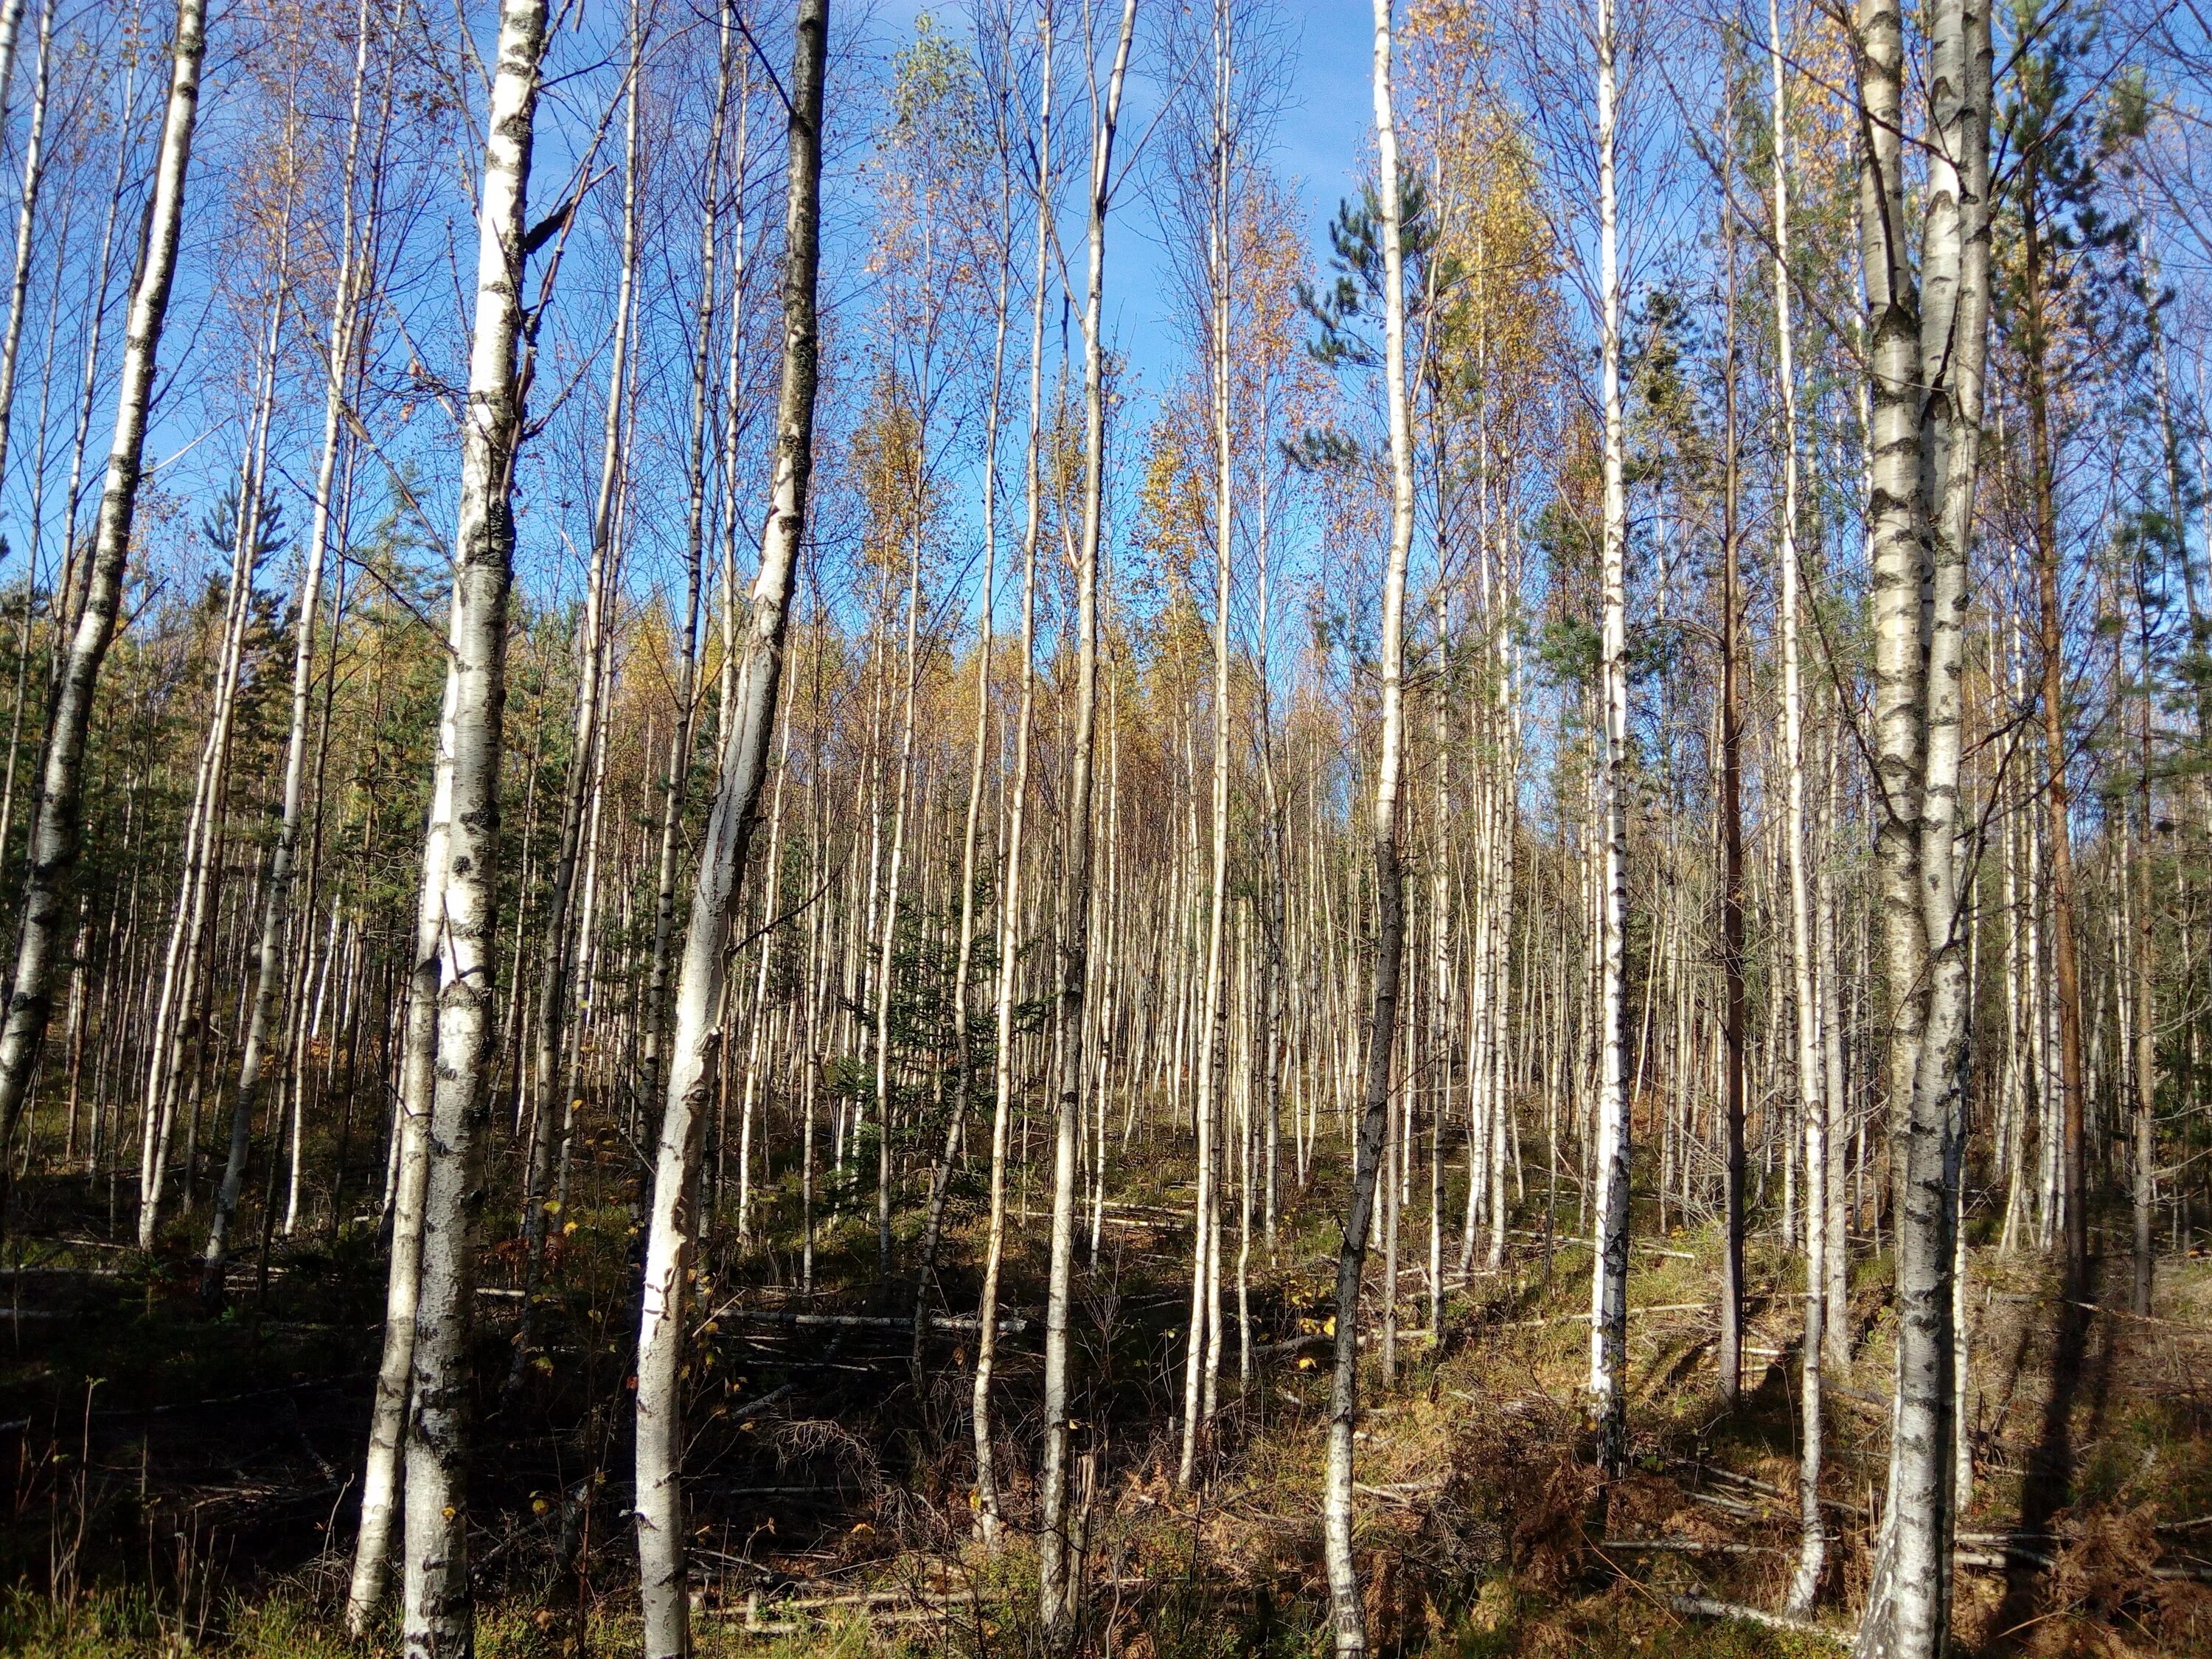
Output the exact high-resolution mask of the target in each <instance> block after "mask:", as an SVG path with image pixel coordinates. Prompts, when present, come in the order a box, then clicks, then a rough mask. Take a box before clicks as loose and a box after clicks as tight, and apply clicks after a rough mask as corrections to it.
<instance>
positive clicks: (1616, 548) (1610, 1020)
mask: <svg viewBox="0 0 2212 1659" xmlns="http://www.w3.org/2000/svg"><path fill="white" fill-rule="evenodd" d="M1613 20H1614V12H1613V0H1598V4H1597V143H1598V238H1599V254H1598V258H1599V264H1600V270H1599V278H1598V280H1599V283H1600V303H1601V307H1602V312H1603V315H1602V319H1601V335H1600V345H1601V353H1602V357H1603V363H1602V367H1601V379H1602V380H1603V388H1602V397H1603V402H1604V414H1605V501H1604V523H1603V531H1604V534H1603V549H1602V553H1603V569H1602V574H1601V582H1602V586H1603V590H1604V594H1603V605H1604V621H1603V626H1602V629H1601V639H1600V647H1599V649H1600V667H1599V677H1600V680H1601V686H1600V696H1601V701H1602V703H1603V706H1604V732H1605V744H1604V757H1603V763H1602V764H1601V767H1600V769H1599V791H1598V794H1599V799H1598V805H1597V819H1598V823H1599V824H1600V825H1601V837H1602V840H1603V843H1604V851H1603V853H1602V854H1601V865H1602V872H1601V883H1602V886H1601V892H1600V895H1599V929H1598V939H1599V945H1598V955H1599V964H1598V974H1599V987H1598V1008H1597V1013H1598V1018H1599V1023H1600V1032H1599V1037H1598V1049H1599V1071H1598V1111H1597V1139H1596V1143H1595V1147H1594V1148H1593V1154H1594V1157H1595V1160H1596V1170H1595V1175H1596V1183H1595V1184H1596V1193H1595V1203H1594V1204H1593V1205H1592V1212H1593V1214H1594V1216H1595V1224H1596V1228H1597V1233H1596V1237H1595V1239H1594V1240H1593V1244H1594V1246H1595V1249H1594V1250H1593V1255H1592V1267H1591V1272H1590V1337H1589V1360H1590V1369H1589V1419H1590V1421H1591V1424H1592V1425H1593V1426H1594V1427H1595V1430H1596V1431H1597V1436H1598V1462H1599V1465H1600V1467H1601V1468H1603V1469H1604V1471H1605V1472H1606V1473H1607V1474H1608V1475H1617V1474H1620V1473H1621V1472H1622V1470H1623V1469H1625V1468H1626V1467H1627V1460H1628V1394H1627V1380H1628V1379H1627V1365H1628V1137H1629V1102H1628V1098H1627V1093H1626V1077H1625V1076H1624V1075H1623V1073H1624V1068H1625V1060H1626V1056H1625V1054H1624V1053H1623V1046H1624V1043H1625V1042H1626V1036H1627V1033H1626V1030H1625V1028H1624V1024H1623V1021H1624V1018H1625V1017H1626V1006H1625V1004H1626V979H1625V971H1624V963H1623V952H1624V950H1625V947H1626V940H1627V932H1628V846H1627V842H1628V812H1627V791H1628V660H1627V652H1628V643H1627V635H1628V623H1627V592H1626V589H1627V577H1626V556H1627V549H1626V544H1627V538H1628V508H1627V500H1626V487H1625V485H1624V483H1623V471H1622V470H1623V466H1624V465H1625V462H1624V456H1623V435H1622V414H1621V397H1620V246H1619V241H1620V231H1619V226H1620V207H1619V198H1618V195H1617V193H1616V185H1615V179H1614V148H1615V135H1614V128H1615V123H1616V121H1617V120H1618V118H1619V103H1618V92H1617V89H1616V87H1615V82H1614V64H1615V54H1616V50H1617V42H1616V40H1615V39H1614V34H1613Z"/></svg>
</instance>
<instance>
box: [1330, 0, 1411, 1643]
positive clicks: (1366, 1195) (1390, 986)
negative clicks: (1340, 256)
mask: <svg viewBox="0 0 2212 1659" xmlns="http://www.w3.org/2000/svg"><path fill="white" fill-rule="evenodd" d="M1391 50H1392V41H1391V30H1390V0H1375V144H1376V170H1377V173H1378V176H1379V179H1380V184H1379V191H1378V193H1379V195H1380V197H1381V207H1382V214H1381V223H1380V225H1379V227H1378V234H1379V236H1380V239H1381V240H1382V244H1383V342H1384V368H1383V396H1384V398H1386V399H1387V401H1388V404H1389V422H1390V550H1389V564H1388V566H1387V568H1386V569H1385V571H1384V574H1383V633H1382V639H1381V641H1380V647H1379V651H1378V656H1377V666H1378V668H1379V670H1380V676H1381V681H1382V693H1383V697H1382V722H1383V730H1382V754H1381V757H1380V760H1379V762H1378V763H1377V765H1376V775H1375V808H1374V812H1375V817H1374V823H1373V834H1374V837H1375V843H1374V846H1375V898H1376V934H1375V958H1374V969H1373V977H1374V985H1373V990H1374V1005H1373V1014H1372V1017H1371V1018H1372V1023H1371V1024H1370V1028H1369V1033H1368V1042H1367V1075H1366V1078H1365V1079H1364V1086H1363V1089H1362V1101H1361V1110H1360V1120H1359V1136H1358V1141H1357V1142H1356V1143H1355V1145H1354V1147H1353V1151H1352V1202H1351V1206H1350V1209H1349V1212H1347V1214H1346V1218H1345V1224H1344V1242H1343V1246H1342V1249H1341V1250H1340V1254H1339V1255H1338V1257H1337V1267H1336V1353H1335V1362H1334V1367H1333V1368H1332V1370H1331V1372H1330V1376H1329V1390H1328V1465H1327V1470H1326V1474H1325V1476H1324V1485H1323V1486H1322V1544H1323V1548H1324V1551H1325V1553H1326V1556H1327V1560H1328V1589H1329V1605H1330V1611H1331V1616H1332V1619H1333V1621H1334V1626H1335V1631H1336V1651H1337V1653H1338V1655H1339V1659H1359V1656H1364V1654H1365V1653H1366V1652H1367V1620H1366V1612H1365V1607H1364V1598H1363V1596H1362V1594H1361V1590H1360V1584H1359V1571H1358V1565H1357V1564H1356V1563H1355V1562H1354V1560H1353V1559H1352V1435H1353V1433H1354V1431H1355V1430H1356V1429H1357V1427H1358V1416H1359V1287H1360V1280H1361V1279H1362V1278H1364V1275H1365V1272H1366V1267H1367V1233H1368V1226H1369V1223H1370V1219H1371V1218H1372V1217H1373V1214H1374V1209H1375V1182H1376V1176H1377V1175H1378V1173H1380V1170H1381V1165H1382V1163H1383V1136H1384V1133H1385V1131H1386V1129H1387V1127H1388V1119H1389V1110H1390V1070H1391V1057H1392V1054H1393V1052H1394V1051H1395V1048H1396V1046H1397V1036H1398V980H1399V973H1400V969H1401V965H1402V963H1401V957H1402V956H1403V951H1404V943H1405V884H1404V878H1403V874H1402V872H1401V870H1400V868H1399V863H1398V781H1399V772H1400V769H1401V764H1402V753H1401V751H1402V749H1403V745H1404V740H1405V711H1404V705H1403V701H1402V698H1403V690H1402V679H1403V673H1404V654H1405V653H1404V630H1405V609H1406V566H1407V558H1408V556H1409V555H1410V553H1411V550H1412V548H1413V434H1412V431H1411V429H1410V426H1409V411H1408V410H1407V399H1406V291H1405V286H1406V277H1405V263H1404V253H1403V246H1402V244H1403V234H1402V232H1401V218H1400V205H1399V180H1398V135H1397V126H1396V123H1395V117H1394V114H1393V110H1392V99H1391V88H1390V58H1391ZM1396 1288H1397V1287H1396V1286H1395V1285H1392V1286H1389V1293H1390V1294H1392V1295H1394V1296H1395V1291H1396Z"/></svg>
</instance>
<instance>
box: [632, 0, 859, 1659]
mask: <svg viewBox="0 0 2212 1659" xmlns="http://www.w3.org/2000/svg"><path fill="white" fill-rule="evenodd" d="M828 36H829V0H800V4H799V14H798V18H797V21H796V24H795V38H794V40H793V51H792V67H791V75H790V80H789V82H788V85H789V88H790V103H789V122H788V125H787V138H786V143H787V147H788V158H789V159H788V162H787V183H786V190H785V205H784V276H783V374H782V386H781V391H780V392H778V394H777V401H776V458H775V481H774V485H773V492H772V495H771V497H770V504H769V505H770V511H769V520H768V526H767V529H766V532H764V534H763V538H762V544H761V562H760V570H759V573H758V574H757V575H756V576H755V578H754V580H753V584H752V589H751V596H750V597H751V617H750V623H749V624H748V626H747V629H746V634H745V639H744V660H743V662H742V664H741V665H740V667H739V669H738V678H737V683H736V687H735V694H736V704H735V708H736V714H735V718H734V719H733V720H732V722H731V724H730V726H729V728H728V732H727V736H726V741H725V743H724V745H723V749H722V755H721V769H720V779H719V781H718V782H717V783H716V785H715V790H714V805H713V807H712V808H711V810H710V811H709V813H708V819H707V834H706V842H705V844H704V846H703V847H702V850H701V853H700V858H699V872H698V877H697V879H696V883H695V884H694V886H693V888H692V894H691V914H690V920H689V921H688V922H687V924H686V927H685V932H684V957H683V963H682V966H681V969H680V970H679V974H678V981H677V988H676V1011H675V1012H676V1019H675V1025H674V1029H673V1030H672V1032H671V1039H670V1046H669V1059H668V1078H667V1098H666V1101H665V1103H664V1105H663V1107H662V1112H661V1121H660V1133H659V1143H658V1146H656V1148H655V1152H654V1158H653V1200H652V1205H653V1207H652V1212H651V1218H650V1222H649V1224H648V1228H647V1235H646V1258H645V1283H644V1295H643V1304H642V1310H641V1314H640V1316H639V1328H638V1344H637V1353H638V1358H637V1449H636V1457H637V1504H636V1509H637V1538H638V1561H639V1567H640V1573H641V1595H642V1597H643V1601H644V1609H645V1650H646V1652H647V1655H648V1656H651V1659H681V1656H684V1655H686V1654H689V1653H690V1650H691V1625H690V1592H689V1589H688V1588H687V1586H686V1583H685V1565H684V1562H685V1549H684V1542H685V1539H684V1519H683V1516H684V1509H683V1493H682V1489H681V1481H682V1478H683V1439H682V1426H681V1425H682V1418H681V1407H682V1395H681V1390H682V1387H683V1380H684V1379H683V1367H684V1346H685V1340H684V1339H685V1334H684V1304H685V1297H686V1285H687V1273H688V1269H689V1265H690V1255H691V1247H692V1238H691V1233H692V1227H693V1218H692V1214H691V1210H692V1205H693V1201H694V1200H695V1197H696V1193H697V1190H698V1172H699V1159H700V1153H701V1149H702V1143H703V1139H704V1135H705V1133H706V1126H707V1120H708V1112H707V1105H708V1099H709V1096H710V1093H711V1091H712V1090H713V1087H714V1068H713V1064H712V1062H713V1059H714V1051H715V1045H716V1044H717V1042H719V1041H720V1037H721V1033H720V1031H718V1030H715V1029H714V1021H715V1019H716V1018H717V1017H718V1015H719V1012H720V1009H721V1006H722V1004H723V992H724V987H725V983H726V977H727V974H728V964H727V961H726V945H727V943H728V939H729V933H730V916H731V911H732V908H733V907H734V905H735V904H736V902H737V901H738V897H739V896H740V893H741V890H742V883H743V878H744V869H745V862H746V855H747V854H748V852H749V851H750V846H751V842H752V834H753V829H754V825H755V823H756V822H757V818H758V817H759V811H760V796H761V788H762V785H763V782H764V781H765V779H766V776H767V771H768V753H769V741H770V739H771V738H773V736H774V734H775V712H776V700H777V698H778V696H779V695H780V694H781V681H782V671H783V652H784V635H785V632H786V627H787V616H788V610H789V606H790V602H791V589H792V577H793V570H794V569H795V568H796V566H797V563H798V559H799V548H800V545H801V543H802V540H803V538H804V536H805V527H806V507H807V489H808V485H809V483H810V482H811V477H812V474H813V462H814V400H815V388H816V386H817V379H818V374H819V367H818V355H819V350H820V346H819V336H818V323H817V301H816V291H817V284H818V281H819V275H820V270H821V212H822V206H821V204H822V115H823V78H824V75H825V70H826V65H827V59H828V56H829V40H828Z"/></svg>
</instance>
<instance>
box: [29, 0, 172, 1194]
mask: <svg viewBox="0 0 2212 1659" xmlns="http://www.w3.org/2000/svg"><path fill="white" fill-rule="evenodd" d="M8 16H9V19H10V21H9V24H8V26H7V27H6V28H5V30H4V32H0V38H4V52H5V54H6V58H7V64H6V67H7V68H8V70H9V71H10V72H11V73H12V71H13V69H14V57H15V38H16V32H17V30H18V29H19V28H20V27H21V7H20V6H16V7H15V8H13V9H11V10H10V11H9V14H8ZM206 51H207V7H206V4H205V0H178V3H177V12H176V23H175V27H174V30H173V33H172V34H171V36H170V41H169V97H168V105H167V109H166V110H165V111H164V112H163V114H162V118H161V147H160V150H159V152H158V157H157V160H156V162H155V173H154V191H153V195H152V197H151V198H150V199H149V202H148V204H147V214H146V236H145V252H144V254H143V258H141V260H140V262H139V270H138V280H137V285H136V286H135V287H134V289H132V291H131V308H130V313H129V318H128V320H127V321H126V323H125V335H124V345H123V371H122V380H121V385H120V386H119V387H118V391H117V392H116V398H115V438H114V441H113V443H112V445H111V446H110V447H109V448H108V452H107V482H106V489H104V490H103V491H102V493H101V495H100V517H99V520H98V523H97V525H96V527H95V528H94V532H93V544H92V550H91V558H90V568H89V570H88V576H87V580H86V586H85V597H84V603H83V611H82V614H81V615H80V617H78V620H77V623H76V628H75V629H74V630H73V631H72V633H71V635H70V642H69V647H68V649H67V652H66V653H62V660H61V662H60V664H59V667H58V678H57V683H56V686H55V696H54V702H53V712H52V716H51V719H50V722H49V727H50V733H49V737H48V738H47V743H46V766H45V769H44V772H43V775H41V776H40V781H39V796H38V803H37V805H35V806H34V807H33V809H32V815H31V842H30V852H29V857H28V860H27V868H26V871H25V874H24V878H23V909H22V921H21V925H20V926H21V932H20V933H19V935H18V938H17V940H16V946H15V973H14V975H13V977H12V978H11V979H10V981H9V992H8V1006H7V1016H6V1021H5V1024H0V1146H12V1145H14V1144H15V1127H16V1123H17V1120H18V1119H19V1118H20V1117H21V1114H22V1110H23V1103H24V1102H25V1100H26V1099H27V1097H29V1094H30V1091H31V1085H32V1080H33V1074H34V1073H36V1072H37V1070H38V1064H39V1053H40V1048H41V1046H42V1045H43V1044H44V1042H45V1041H46V1024H47V1021H48V1019H49V1018H51V1017H52V1012H53V1000H54V969H55V958H56V951H57V947H58V945H59V943H60V939H61V931H62V927H63V925H64V912H65V911H66V909H67V908H68V901H69V889H70V878H71V876H72V875H73V874H74V872H75V871H76V861H77V856H78V854H79V853H80V851H81V850H82V841H83V833H84V821H83V816H84V808H83V790H84V750H85V738H86V735H87V733H88V732H89V731H90V729H91V726H92V713H93V696H94V691H95V690H97V689H98V685H99V680H100V664H101V662H102V661H104V660H105V659H106V655H107V647H108V642H109V641H111V640H112V638H113V637H114V635H115V622H116V615H117V611H118V608H119V607H120V605H121V604H122V600H123V582H124V574H125V565H126V564H127V563H128V562H129V559H130V556H131V520H132V516H133V514H134V513H136V512H137V505H138V486H139V483H140V480H141V478H142V477H143V470H144V456H145V448H146V412H147V407H148V405H149V403H150V402H151V400H152V398H153V392H154V380H155V372H156V368H157V362H156V360H157V358H158V356H159V354H160V351H161V325H162V324H163V323H164V322H165V321H166V320H167V316H168V310H169V294H170V290H171V288H172V287H173V284H174V283H175V280H176V274H177V243H178V239H179V234H181V229H182V226H183V222H184V209H185V173H186V171H187V169H188V168H189V167H191V156H192V135H193V129H194V126H195V125H196V124H197V120H198V116H199V103H200V64H201V60H202V58H204V56H205V53H206ZM4 85H5V82H4V81H0V87H4ZM6 1179H7V1176H6V1172H5V1171H4V1170H0V1190H4V1183H5V1182H6Z"/></svg>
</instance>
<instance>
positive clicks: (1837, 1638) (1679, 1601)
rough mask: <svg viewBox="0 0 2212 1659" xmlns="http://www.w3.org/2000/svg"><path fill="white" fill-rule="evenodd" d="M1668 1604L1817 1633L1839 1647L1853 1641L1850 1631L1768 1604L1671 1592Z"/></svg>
mask: <svg viewBox="0 0 2212 1659" xmlns="http://www.w3.org/2000/svg"><path fill="white" fill-rule="evenodd" d="M1667 1605H1668V1607H1672V1608H1674V1611H1675V1612H1677V1613H1689V1614H1691V1615H1692V1617H1695V1618H1699V1619H1741V1620H1744V1621H1745V1622H1746V1623H1747V1624H1753V1625H1764V1626H1765V1627H1766V1628H1767V1629H1769V1630H1790V1631H1796V1632H1797V1633H1798V1634H1799V1635H1800V1636H1817V1637H1819V1638H1820V1639H1821V1640H1822V1641H1824V1642H1832V1643H1834V1644H1836V1645H1837V1646H1838V1647H1839V1648H1845V1649H1848V1648H1849V1647H1850V1644H1851V1638H1850V1636H1849V1635H1847V1634H1846V1633H1844V1632H1842V1631H1839V1630H1830V1629H1829V1628H1828V1627H1827V1626H1825V1625H1816V1624H1814V1622H1813V1621H1812V1620H1809V1619H1791V1618H1789V1617H1786V1616H1785V1615H1784V1614H1782V1613H1769V1612H1767V1611H1766V1610H1765V1608H1764V1607H1746V1606H1744V1605H1743V1604H1742V1603H1741V1602H1740V1601H1715V1600H1714V1599H1713V1598H1712V1597H1711V1596H1710V1595H1670V1596H1668V1598H1667Z"/></svg>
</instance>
